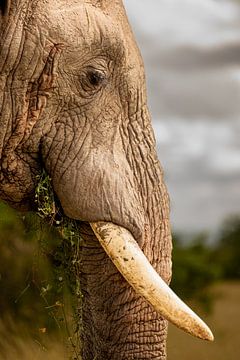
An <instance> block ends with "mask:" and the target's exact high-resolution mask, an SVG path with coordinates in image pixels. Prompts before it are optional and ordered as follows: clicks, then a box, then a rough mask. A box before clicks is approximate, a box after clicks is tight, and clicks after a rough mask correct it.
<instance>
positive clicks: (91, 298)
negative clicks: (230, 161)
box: [0, 0, 213, 360]
mask: <svg viewBox="0 0 240 360" xmlns="http://www.w3.org/2000/svg"><path fill="white" fill-rule="evenodd" d="M0 8H1V13H0V95H1V97H0V108H1V131H0V159H1V160H0V166H1V170H0V198H1V199H2V200H3V201H5V202H7V203H8V204H10V206H12V207H14V208H16V209H18V210H20V211H29V210H33V209H34V191H35V188H36V185H37V180H36V179H37V177H38V176H39V174H40V173H41V171H42V170H43V169H44V170H45V171H46V172H47V174H49V176H50V178H51V181H52V186H53V189H54V193H55V194H56V197H57V198H58V200H59V202H60V204H61V207H62V209H63V211H64V214H65V215H66V216H67V217H69V218H71V219H76V220H78V221H79V224H80V225H79V232H80V235H81V237H82V239H83V246H82V254H81V261H82V264H81V274H80V281H81V288H82V293H83V304H82V314H83V315H82V322H83V323H82V328H83V329H82V334H81V338H82V347H81V356H82V359H83V360H93V359H99V360H107V359H111V360H123V359H125V360H126V359H128V360H133V359H138V360H146V359H158V360H165V359H166V338H167V321H171V322H172V323H174V324H175V325H177V326H178V327H180V328H181V329H183V330H185V331H187V332H189V333H191V334H192V335H195V336H198V337H200V338H202V339H207V340H213V335H212V333H211V330H210V329H209V328H208V326H207V325H206V324H205V323H204V322H203V321H202V320H201V319H200V318H199V317H198V316H197V315H196V314H195V313H194V312H193V311H192V310H190V309H189V308H188V306H187V305H186V304H184V303H183V302H182V301H181V300H180V299H179V298H178V297H177V295H176V294H174V292H173V291H172V290H171V289H170V287H169V282H170V279H171V250H172V243H171V228H170V221H169V196H168V192H167V189H166V186H165V183H164V179H163V171H162V168H161V165H160V163H159V160H158V157H157V153H156V144H155V138H154V134H153V129H152V124H151V118H150V114H149V111H148V107H147V97H146V87H145V74H144V65H143V60H142V58H141V55H140V52H139V49H138V47H137V45H136V43H135V40H134V35H133V33H132V30H131V27H130V25H129V22H128V19H127V15H126V12H125V9H124V5H123V3H122V0H68V1H67V0H11V1H10V0H3V1H1V5H0Z"/></svg>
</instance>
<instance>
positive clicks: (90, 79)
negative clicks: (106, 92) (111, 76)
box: [82, 69, 107, 94]
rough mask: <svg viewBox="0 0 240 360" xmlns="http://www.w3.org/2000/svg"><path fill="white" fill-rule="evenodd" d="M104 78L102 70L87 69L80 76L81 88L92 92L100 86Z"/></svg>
mask: <svg viewBox="0 0 240 360" xmlns="http://www.w3.org/2000/svg"><path fill="white" fill-rule="evenodd" d="M106 79H107V77H106V74H105V73H104V72H103V71H100V70H95V69H88V70H87V71H86V72H85V74H84V75H83V77H82V88H83V90H84V91H85V92H86V93H88V94H94V93H96V92H97V91H99V90H100V89H101V88H102V86H103V85H104V83H105V82H106Z"/></svg>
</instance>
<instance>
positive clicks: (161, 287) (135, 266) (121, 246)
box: [90, 222, 214, 341]
mask: <svg viewBox="0 0 240 360" xmlns="http://www.w3.org/2000/svg"><path fill="white" fill-rule="evenodd" d="M90 225H91V227H92V229H93V231H94V233H95V235H96V237H97V239H98V240H99V242H100V244H101V245H102V247H103V248H104V250H105V251H106V253H107V255H108V256H109V257H110V259H111V260H112V262H113V263H114V264H115V266H116V267H117V269H118V270H119V272H120V273H121V274H122V275H123V277H124V278H125V279H126V280H127V282H128V283H129V284H130V285H131V286H132V287H133V288H134V289H135V291H136V292H137V293H139V294H140V295H142V296H143V297H144V298H145V300H146V301H148V302H149V303H150V304H151V305H152V306H153V307H154V309H155V310H156V311H157V312H158V313H159V314H160V315H162V316H163V317H165V318H166V319H167V320H169V321H170V322H171V323H173V324H175V325H176V326H177V327H179V328H180V329H182V330H184V331H186V332H188V333H190V334H191V335H193V336H196V337H198V338H201V339H204V340H209V341H213V340H214V337H213V334H212V332H211V330H210V329H209V327H208V326H207V325H206V324H205V323H204V322H203V321H202V320H201V319H200V318H199V317H198V316H197V315H196V314H195V313H194V312H193V311H192V310H191V309H190V308H189V307H188V306H187V305H186V304H185V303H184V302H183V301H182V300H180V299H179V297H178V296H177V295H176V294H175V293H174V292H173V291H172V290H171V289H170V288H169V287H168V286H167V284H166V283H165V282H164V281H163V280H162V278H161V277H160V276H159V275H158V273H157V272H156V271H155V270H154V268H153V267H152V265H151V264H150V263H149V261H148V260H147V258H146V256H145V255H144V254H143V252H142V250H141V249H140V247H139V246H138V244H137V242H136V241H135V240H134V238H133V236H132V235H131V233H130V232H129V231H128V230H126V229H124V228H123V227H121V226H118V225H115V224H113V223H109V222H94V223H90Z"/></svg>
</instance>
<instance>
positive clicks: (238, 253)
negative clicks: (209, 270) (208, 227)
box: [215, 216, 240, 279]
mask: <svg viewBox="0 0 240 360" xmlns="http://www.w3.org/2000/svg"><path fill="white" fill-rule="evenodd" d="M215 259H217V260H218V262H219V263H220V264H221V267H222V277H224V278H225V279H240V216H232V217H229V218H228V219H226V220H225V221H224V223H223V224H222V227H221V229H220V231H219V235H218V243H217V246H216V249H215Z"/></svg>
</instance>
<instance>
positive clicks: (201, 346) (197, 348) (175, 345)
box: [168, 282, 240, 360]
mask: <svg viewBox="0 0 240 360" xmlns="http://www.w3.org/2000/svg"><path fill="white" fill-rule="evenodd" d="M215 292H216V295H217V300H216V305H215V307H214V312H213V314H212V315H211V316H209V317H208V318H206V316H204V315H203V317H204V318H205V319H206V322H207V323H208V324H209V326H210V327H211V329H212V330H213V333H214V336H215V341H214V342H213V343H208V342H204V341H202V340H198V339H195V338H193V337H191V336H188V335H186V334H185V333H183V332H182V331H181V330H178V329H176V328H175V327H173V326H170V328H169V337H168V360H176V359H181V360H193V359H194V360H238V359H240V347H239V342H240V306H239V304H240V282H238V283H227V284H224V285H218V286H217V287H216V289H215Z"/></svg>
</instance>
